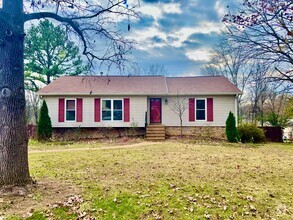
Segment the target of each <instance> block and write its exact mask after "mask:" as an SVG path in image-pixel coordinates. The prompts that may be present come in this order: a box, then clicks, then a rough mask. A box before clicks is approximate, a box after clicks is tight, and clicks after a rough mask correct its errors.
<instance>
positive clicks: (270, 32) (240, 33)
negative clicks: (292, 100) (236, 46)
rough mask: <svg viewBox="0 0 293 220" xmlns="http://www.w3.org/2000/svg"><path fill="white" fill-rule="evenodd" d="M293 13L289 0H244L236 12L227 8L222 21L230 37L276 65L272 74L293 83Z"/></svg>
mask: <svg viewBox="0 0 293 220" xmlns="http://www.w3.org/2000/svg"><path fill="white" fill-rule="evenodd" d="M292 14H293V1H292V0H279V1H268V0H244V1H243V4H242V6H241V7H240V9H239V12H236V13H232V12H229V13H228V14H226V15H225V17H224V18H223V21H224V22H225V23H226V24H227V28H228V35H229V37H230V39H231V40H233V41H234V42H236V43H241V44H244V45H245V50H247V51H248V52H249V53H250V54H251V56H253V57H258V58H259V59H264V60H266V61H267V62H268V63H269V64H270V65H271V67H273V68H274V69H275V72H274V73H273V74H272V75H271V76H270V77H271V78H275V79H278V80H285V81H289V82H291V83H293V16H292Z"/></svg>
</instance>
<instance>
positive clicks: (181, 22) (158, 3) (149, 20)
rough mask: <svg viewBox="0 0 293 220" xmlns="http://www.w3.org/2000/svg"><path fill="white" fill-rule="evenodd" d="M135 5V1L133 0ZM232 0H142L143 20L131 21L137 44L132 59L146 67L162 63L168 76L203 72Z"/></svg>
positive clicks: (130, 35) (140, 10) (139, 9)
mask: <svg viewBox="0 0 293 220" xmlns="http://www.w3.org/2000/svg"><path fill="white" fill-rule="evenodd" d="M129 4H130V5H131V1H129ZM227 5H231V1H230V0H180V1H175V0H142V1H140V7H139V8H138V9H137V10H138V11H139V12H140V15H141V20H136V21H132V22H131V31H130V32H129V33H128V35H129V37H131V38H133V39H135V41H136V42H137V45H136V47H135V50H134V51H133V52H132V54H131V55H130V57H131V59H132V60H133V61H135V62H137V63H138V64H139V66H141V67H142V68H144V69H149V66H150V65H161V66H164V68H165V74H166V75H167V76H195V75H201V68H202V67H203V66H204V65H205V63H206V62H207V61H208V60H209V58H210V55H211V53H212V48H213V46H214V45H215V44H216V43H217V41H218V38H219V33H220V32H221V30H222V29H223V28H224V24H223V23H222V22H221V19H222V18H223V16H224V14H225V13H226V12H227Z"/></svg>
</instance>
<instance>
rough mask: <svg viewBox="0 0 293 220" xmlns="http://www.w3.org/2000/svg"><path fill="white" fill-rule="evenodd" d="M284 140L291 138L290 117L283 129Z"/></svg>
mask: <svg viewBox="0 0 293 220" xmlns="http://www.w3.org/2000/svg"><path fill="white" fill-rule="evenodd" d="M283 139H284V140H290V141H292V140H293V119H291V120H290V121H289V123H288V126H287V127H286V128H285V129H284V135H283Z"/></svg>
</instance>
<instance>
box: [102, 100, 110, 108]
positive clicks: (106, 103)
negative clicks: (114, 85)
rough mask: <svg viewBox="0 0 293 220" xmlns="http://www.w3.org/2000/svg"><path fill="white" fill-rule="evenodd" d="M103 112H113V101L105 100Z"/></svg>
mask: <svg viewBox="0 0 293 220" xmlns="http://www.w3.org/2000/svg"><path fill="white" fill-rule="evenodd" d="M102 110H111V100H103V102H102Z"/></svg>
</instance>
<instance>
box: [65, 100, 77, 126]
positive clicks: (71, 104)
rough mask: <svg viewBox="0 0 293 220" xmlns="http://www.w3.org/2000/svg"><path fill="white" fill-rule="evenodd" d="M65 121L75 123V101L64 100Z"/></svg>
mask: <svg viewBox="0 0 293 220" xmlns="http://www.w3.org/2000/svg"><path fill="white" fill-rule="evenodd" d="M65 120H66V121H76V99H66V100H65Z"/></svg>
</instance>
